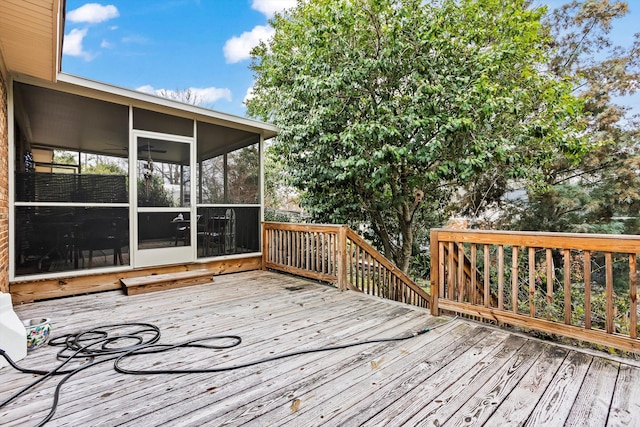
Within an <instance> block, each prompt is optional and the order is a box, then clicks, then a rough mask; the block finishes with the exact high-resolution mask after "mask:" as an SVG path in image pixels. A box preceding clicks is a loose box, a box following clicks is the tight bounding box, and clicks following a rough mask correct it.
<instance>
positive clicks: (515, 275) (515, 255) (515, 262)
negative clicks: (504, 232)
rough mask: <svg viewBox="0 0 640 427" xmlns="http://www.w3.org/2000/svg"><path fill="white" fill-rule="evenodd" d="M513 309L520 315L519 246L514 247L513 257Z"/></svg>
mask: <svg viewBox="0 0 640 427" xmlns="http://www.w3.org/2000/svg"><path fill="white" fill-rule="evenodd" d="M511 309H512V310H513V312H514V313H518V246H516V245H514V246H513V248H512V255H511Z"/></svg>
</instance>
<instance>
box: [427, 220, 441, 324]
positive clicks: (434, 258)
mask: <svg viewBox="0 0 640 427" xmlns="http://www.w3.org/2000/svg"><path fill="white" fill-rule="evenodd" d="M429 240H430V243H429V244H430V250H431V301H430V305H431V314H432V315H433V316H439V315H440V310H439V309H438V290H439V288H440V280H442V278H441V277H440V275H439V274H438V272H439V268H438V260H439V259H440V252H439V251H440V242H439V240H438V231H437V230H431V233H430V239H429Z"/></svg>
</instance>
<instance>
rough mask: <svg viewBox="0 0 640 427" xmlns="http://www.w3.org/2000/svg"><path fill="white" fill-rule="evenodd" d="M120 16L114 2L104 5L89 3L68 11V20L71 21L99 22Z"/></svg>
mask: <svg viewBox="0 0 640 427" xmlns="http://www.w3.org/2000/svg"><path fill="white" fill-rule="evenodd" d="M118 16H120V13H119V12H118V8H116V7H115V6H114V5H112V4H110V5H107V6H103V5H101V4H98V3H87V4H85V5H83V6H80V7H79V8H77V9H74V10H72V11H71V12H69V13H67V16H66V20H67V21H69V22H87V23H90V24H97V23H99V22H104V21H108V20H109V19H112V18H117V17H118Z"/></svg>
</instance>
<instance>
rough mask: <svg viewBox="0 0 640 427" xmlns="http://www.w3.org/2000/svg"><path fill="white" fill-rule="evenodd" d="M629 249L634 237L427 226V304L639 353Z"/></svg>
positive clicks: (637, 244) (638, 240) (639, 244)
mask: <svg viewBox="0 0 640 427" xmlns="http://www.w3.org/2000/svg"><path fill="white" fill-rule="evenodd" d="M637 253H640V237H636V236H613V235H593V234H567V233H533V232H497V231H477V230H473V231H467V230H442V229H439V230H432V231H431V265H432V268H431V311H432V313H433V314H435V315H438V314H439V313H440V311H441V310H446V311H450V312H455V313H460V314H465V315H469V316H474V317H479V318H484V319H488V320H493V321H495V322H497V323H504V324H511V325H515V326H521V327H525V328H530V329H535V330H539V331H542V332H546V333H550V334H557V335H562V336H565V337H568V338H574V339H578V340H584V341H588V342H591V343H595V344H599V345H602V346H607V347H614V348H618V349H621V350H625V351H632V352H639V353H640V340H638V304H637V270H636V254H637ZM465 259H468V261H467V262H469V263H470V265H468V266H465V264H466V262H465V263H463V262H459V260H465ZM467 270H468V271H471V272H474V271H478V272H479V273H481V274H467V273H466V271H467ZM478 290H480V291H478Z"/></svg>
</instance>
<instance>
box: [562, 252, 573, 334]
mask: <svg viewBox="0 0 640 427" xmlns="http://www.w3.org/2000/svg"><path fill="white" fill-rule="evenodd" d="M563 256H564V323H565V324H566V325H570V324H571V250H570V249H565V250H564V251H563Z"/></svg>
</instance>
